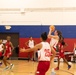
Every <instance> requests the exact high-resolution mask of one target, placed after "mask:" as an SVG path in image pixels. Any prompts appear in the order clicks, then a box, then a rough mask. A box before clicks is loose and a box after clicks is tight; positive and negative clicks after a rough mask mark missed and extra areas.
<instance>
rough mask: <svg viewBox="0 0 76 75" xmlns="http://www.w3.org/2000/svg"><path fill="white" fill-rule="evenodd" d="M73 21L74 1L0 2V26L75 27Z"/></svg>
mask: <svg viewBox="0 0 76 75" xmlns="http://www.w3.org/2000/svg"><path fill="white" fill-rule="evenodd" d="M21 9H22V10H21ZM37 9H38V10H37ZM21 11H22V12H25V14H24V13H23V14H22V13H21ZM75 20H76V0H0V25H22V24H23V25H28V24H30V25H37V24H38V25H50V24H54V25H76V21H75Z"/></svg>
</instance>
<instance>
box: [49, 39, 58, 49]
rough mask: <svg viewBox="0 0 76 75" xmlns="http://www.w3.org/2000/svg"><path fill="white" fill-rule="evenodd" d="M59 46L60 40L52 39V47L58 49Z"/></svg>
mask: <svg viewBox="0 0 76 75" xmlns="http://www.w3.org/2000/svg"><path fill="white" fill-rule="evenodd" d="M57 44H58V39H54V38H51V41H50V46H51V47H54V48H56V46H57Z"/></svg>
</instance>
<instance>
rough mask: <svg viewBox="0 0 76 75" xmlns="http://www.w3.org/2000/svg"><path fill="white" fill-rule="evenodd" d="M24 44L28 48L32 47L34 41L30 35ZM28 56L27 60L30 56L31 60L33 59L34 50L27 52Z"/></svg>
mask: <svg viewBox="0 0 76 75" xmlns="http://www.w3.org/2000/svg"><path fill="white" fill-rule="evenodd" d="M25 44H26V46H27V47H28V48H33V47H34V46H35V44H36V43H35V41H34V40H33V38H32V36H31V37H30V39H29V40H28V41H27V42H26V43H25ZM28 58H29V60H30V58H31V60H34V52H32V53H31V52H29V53H28Z"/></svg>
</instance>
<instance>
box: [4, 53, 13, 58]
mask: <svg viewBox="0 0 76 75" xmlns="http://www.w3.org/2000/svg"><path fill="white" fill-rule="evenodd" d="M11 55H12V53H8V52H5V54H4V56H5V57H7V58H9V57H10V56H11Z"/></svg>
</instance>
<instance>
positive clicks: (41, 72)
mask: <svg viewBox="0 0 76 75" xmlns="http://www.w3.org/2000/svg"><path fill="white" fill-rule="evenodd" d="M49 67H50V61H39V63H38V67H37V71H36V75H45V74H46V72H47V71H48V69H49Z"/></svg>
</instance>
